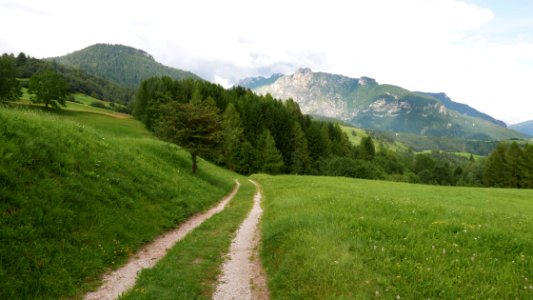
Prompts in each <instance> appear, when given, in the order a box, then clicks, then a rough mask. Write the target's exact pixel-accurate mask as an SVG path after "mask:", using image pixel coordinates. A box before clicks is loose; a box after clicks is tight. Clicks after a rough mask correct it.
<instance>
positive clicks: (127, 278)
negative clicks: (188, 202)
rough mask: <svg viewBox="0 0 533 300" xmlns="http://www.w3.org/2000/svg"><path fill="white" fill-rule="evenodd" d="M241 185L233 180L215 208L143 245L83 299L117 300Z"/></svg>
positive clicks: (227, 199) (213, 213)
mask: <svg viewBox="0 0 533 300" xmlns="http://www.w3.org/2000/svg"><path fill="white" fill-rule="evenodd" d="M239 187H240V183H239V181H238V180H235V187H234V188H233V190H232V191H231V193H229V194H228V195H227V196H225V197H224V198H223V199H222V200H221V201H220V202H219V203H218V204H217V205H216V206H214V207H212V208H211V209H209V210H208V211H206V212H204V213H200V214H197V215H194V216H192V217H191V218H189V219H188V220H187V221H185V222H184V223H182V224H181V225H180V226H179V227H178V228H176V229H174V230H171V231H169V232H166V233H164V234H162V235H160V236H159V237H157V238H156V239H155V240H154V241H152V242H151V243H150V244H147V245H146V246H144V247H142V248H141V249H140V250H139V252H137V253H136V254H135V255H134V256H133V257H132V258H130V260H129V261H128V263H126V265H124V266H122V267H121V268H120V269H117V270H115V271H113V272H111V273H108V274H105V275H104V277H103V280H102V281H103V284H102V286H100V288H99V289H98V290H96V291H94V292H90V293H88V294H86V295H85V297H84V299H85V300H104V299H105V300H107V299H116V298H118V297H119V296H120V295H121V294H122V293H124V292H126V291H127V290H128V289H130V288H132V287H133V286H134V285H135V281H136V279H137V273H138V272H139V271H141V270H142V269H145V268H151V267H153V266H154V265H155V264H156V263H157V262H158V261H159V260H160V259H161V258H163V256H165V254H166V253H167V250H168V249H170V248H171V247H172V246H174V244H176V243H177V242H178V241H180V240H182V239H183V238H184V237H185V236H186V235H187V234H188V233H189V232H191V231H192V230H193V229H195V228H196V227H198V226H200V225H201V224H202V223H203V222H204V221H205V220H207V219H209V218H211V217H212V216H213V215H215V214H217V213H219V212H221V211H222V210H223V209H224V207H226V204H228V202H229V201H230V200H231V199H232V198H233V196H235V194H237V191H238V190H239Z"/></svg>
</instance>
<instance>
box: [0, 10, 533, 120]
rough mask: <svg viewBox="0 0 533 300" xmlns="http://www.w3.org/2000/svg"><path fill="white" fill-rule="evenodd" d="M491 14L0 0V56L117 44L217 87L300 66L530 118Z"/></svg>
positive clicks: (519, 55)
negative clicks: (491, 27) (491, 28)
mask: <svg viewBox="0 0 533 300" xmlns="http://www.w3.org/2000/svg"><path fill="white" fill-rule="evenodd" d="M495 17H497V11H492V10H490V9H488V8H482V7H479V6H475V5H472V4H467V3H465V2H463V1H459V0H402V1H397V0H372V1H349V0H345V1H344V0H328V1H301V0H296V1H281V0H271V1H267V2H265V1H250V0H249V1H246V0H232V1H215V0H212V1H210V0H199V1H163V0H152V1H150V2H146V1H104V0H93V1H38V0H22V1H16V2H15V1H2V0H0V27H1V28H6V29H7V30H3V33H2V37H1V39H2V40H3V42H0V52H2V51H24V52H26V53H29V54H31V55H34V56H38V57H48V56H57V55H63V54H65V53H68V52H72V51H74V50H77V49H81V48H83V47H86V46H88V45H90V44H93V43H97V42H106V43H122V44H126V45H130V46H133V47H138V48H141V49H143V50H146V51H148V52H149V53H151V54H152V55H154V57H155V58H156V59H157V60H160V61H162V62H163V63H166V64H169V65H173V66H175V67H180V68H184V69H188V70H191V71H193V72H196V73H198V74H199V75H201V76H203V77H204V78H206V79H209V80H213V81H215V82H218V83H221V84H223V85H228V84H230V83H232V82H236V81H237V80H238V79H241V78H242V77H245V76H255V75H270V74H268V73H272V72H290V71H293V70H294V69H295V68H297V67H311V68H312V69H314V70H319V71H327V72H332V73H340V74H344V75H348V76H352V77H358V76H371V77H375V78H376V79H378V80H379V81H380V82H382V83H391V84H397V85H400V86H404V87H406V88H409V89H413V90H424V91H445V92H447V93H448V94H449V95H450V96H451V97H452V98H453V99H454V100H456V101H461V102H467V103H468V104H470V105H472V106H474V107H476V108H479V109H481V110H483V111H486V112H488V113H490V114H492V115H494V116H495V117H497V118H503V119H505V120H506V121H516V120H524V119H533V115H531V114H530V113H529V112H530V111H533V110H532V109H530V107H529V110H528V109H524V106H527V105H529V104H527V102H525V101H526V100H527V99H526V98H525V97H527V95H528V93H529V91H528V90H527V86H528V84H527V80H528V78H533V57H532V55H533V51H531V50H532V48H533V43H531V40H530V39H529V41H530V42H529V43H528V39H527V38H524V37H523V35H522V38H521V39H520V40H519V42H514V41H512V40H509V39H508V44H499V43H496V42H495V41H494V40H491V36H490V35H489V34H487V32H484V31H483V28H484V27H486V25H487V24H490V23H491V22H493V21H494V19H495ZM517 107H521V108H518V109H517Z"/></svg>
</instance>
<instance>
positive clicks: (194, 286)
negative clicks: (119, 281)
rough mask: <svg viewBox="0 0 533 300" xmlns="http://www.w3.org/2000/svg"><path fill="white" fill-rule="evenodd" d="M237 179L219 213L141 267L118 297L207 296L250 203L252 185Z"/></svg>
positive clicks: (211, 290) (210, 293)
mask: <svg viewBox="0 0 533 300" xmlns="http://www.w3.org/2000/svg"><path fill="white" fill-rule="evenodd" d="M240 182H241V187H240V189H239V192H238V193H237V195H235V197H234V198H233V199H232V200H231V201H230V203H228V205H227V206H226V208H225V209H224V210H223V211H222V212H220V213H219V214H216V215H214V216H213V217H211V218H210V219H208V220H206V221H205V222H204V223H203V224H202V225H200V226H199V227H198V228H196V229H195V230H193V231H192V232H191V233H189V235H187V236H186V237H185V238H184V239H183V240H182V241H180V242H178V243H177V244H176V245H175V246H174V247H173V248H172V249H170V250H169V251H168V253H167V255H166V256H165V257H164V258H163V259H161V260H160V261H159V262H158V263H157V264H156V266H155V267H154V268H152V269H145V270H143V271H142V272H141V274H140V275H139V278H138V279H137V283H136V285H135V286H134V287H133V288H132V289H131V290H130V291H129V292H127V293H126V294H125V295H123V296H122V297H120V299H122V300H126V299H211V296H212V294H213V292H214V288H215V287H216V281H217V276H218V274H219V273H220V266H221V264H222V263H223V261H224V255H225V254H226V253H227V252H228V249H229V247H230V244H231V241H232V239H233V237H234V236H235V231H236V230H237V228H238V227H239V225H240V224H241V223H242V221H243V220H244V218H245V217H246V215H247V214H248V212H249V210H250V209H251V207H252V204H253V195H254V192H255V187H254V186H253V185H252V184H251V183H250V182H249V181H248V180H245V179H241V180H240Z"/></svg>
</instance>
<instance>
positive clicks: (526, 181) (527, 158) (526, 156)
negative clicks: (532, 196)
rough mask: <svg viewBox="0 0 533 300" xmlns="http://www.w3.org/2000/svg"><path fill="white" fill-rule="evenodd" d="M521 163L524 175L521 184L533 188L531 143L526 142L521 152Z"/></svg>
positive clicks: (532, 151) (532, 148)
mask: <svg viewBox="0 0 533 300" xmlns="http://www.w3.org/2000/svg"><path fill="white" fill-rule="evenodd" d="M522 154H523V155H522V159H521V164H522V165H523V166H524V176H523V177H522V182H521V186H522V187H523V188H528V189H531V188H533V145H529V144H526V146H525V147H524V151H523V153H522Z"/></svg>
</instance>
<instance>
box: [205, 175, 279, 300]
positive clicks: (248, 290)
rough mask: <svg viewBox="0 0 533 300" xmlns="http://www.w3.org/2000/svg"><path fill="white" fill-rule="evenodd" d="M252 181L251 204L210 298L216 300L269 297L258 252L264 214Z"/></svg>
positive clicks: (257, 189)
mask: <svg viewBox="0 0 533 300" xmlns="http://www.w3.org/2000/svg"><path fill="white" fill-rule="evenodd" d="M250 181H251V180H250ZM251 182H252V183H253V184H254V185H255V186H256V193H255V195H254V205H253V207H252V210H251V211H250V213H249V214H248V216H247V217H246V219H245V220H244V221H243V222H242V224H241V226H240V227H239V230H238V231H237V234H236V236H235V238H234V239H233V241H232V243H231V247H230V251H229V253H228V258H227V260H226V262H225V263H224V265H223V266H222V274H221V276H220V277H219V279H218V286H217V288H216V291H215V294H214V295H213V299H215V300H230V299H235V300H237V299H238V300H247V299H260V300H263V299H268V298H269V295H268V289H267V285H266V279H265V275H264V271H263V269H262V266H261V262H260V260H259V253H258V245H259V241H260V231H259V226H258V225H259V220H260V218H261V214H262V213H263V210H262V208H261V192H260V190H259V186H258V185H257V183H255V182H254V181H251Z"/></svg>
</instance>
